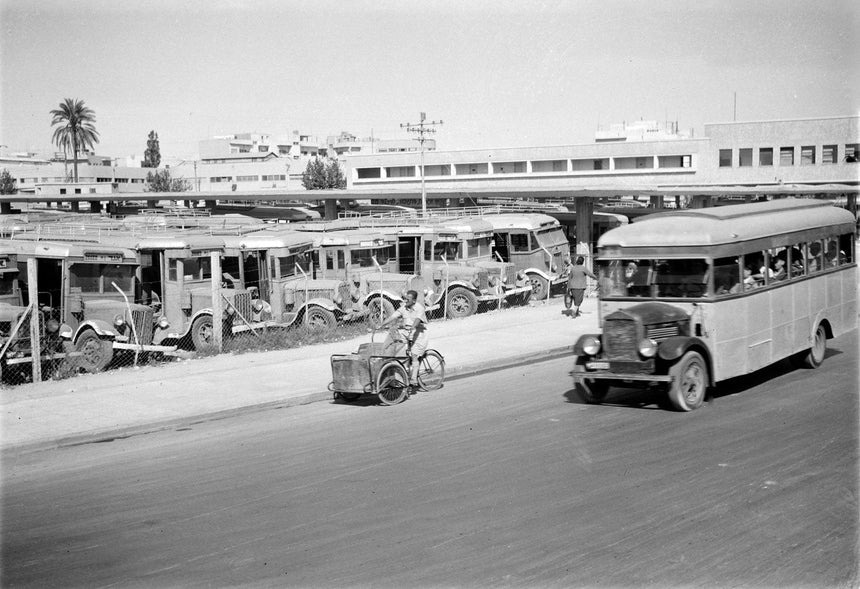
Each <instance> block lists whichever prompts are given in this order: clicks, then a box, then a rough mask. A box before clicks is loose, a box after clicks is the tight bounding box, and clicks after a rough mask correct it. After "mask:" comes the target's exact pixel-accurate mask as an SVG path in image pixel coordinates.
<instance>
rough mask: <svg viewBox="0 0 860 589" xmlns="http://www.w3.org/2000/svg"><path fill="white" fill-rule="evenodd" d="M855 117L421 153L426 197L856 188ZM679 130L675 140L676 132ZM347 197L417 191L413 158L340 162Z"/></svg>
mask: <svg viewBox="0 0 860 589" xmlns="http://www.w3.org/2000/svg"><path fill="white" fill-rule="evenodd" d="M858 121H860V117H858V116H844V117H826V118H815V119H792V120H778V121H749V122H731V123H712V124H706V125H705V134H704V137H702V138H698V139H693V138H687V137H684V136H683V135H681V134H678V133H677V132H675V133H673V134H672V136H671V137H670V138H668V139H664V140H652V139H650V138H649V137H648V136H647V135H648V134H647V129H648V128H649V127H648V126H645V127H644V131H643V132H642V133H639V134H637V135H636V136H635V140H631V139H630V138H629V136H628V135H625V134H621V133H619V132H617V131H616V132H615V133H614V138H613V137H611V136H610V135H604V136H599V137H598V140H597V141H595V142H594V143H589V144H581V145H562V146H551V147H522V148H501V149H481V150H465V151H438V150H434V151H428V152H427V153H425V154H424V180H425V183H426V189H427V190H428V191H432V190H458V189H459V190H462V191H468V190H479V189H480V190H486V189H500V190H504V189H528V188H554V189H561V190H563V189H570V190H577V189H598V190H599V189H606V190H618V191H619V192H620V193H624V191H625V190H627V189H629V190H630V191H631V192H634V193H635V191H636V190H645V189H646V188H653V189H658V188H671V187H687V188H693V187H699V188H704V187H718V186H745V187H753V186H768V185H781V184H802V185H816V184H819V185H820V184H845V185H850V186H857V184H858V174H860V165H858V164H857V156H858V151H859V149H858V145H860V128H858ZM675 131H677V130H676V129H675ZM346 176H347V188H348V189H354V190H364V189H367V190H380V189H391V188H403V189H415V188H416V187H417V186H419V185H420V182H421V166H420V160H419V157H418V155H417V154H416V153H413V152H405V153H374V154H357V155H350V156H349V157H347V158H346Z"/></svg>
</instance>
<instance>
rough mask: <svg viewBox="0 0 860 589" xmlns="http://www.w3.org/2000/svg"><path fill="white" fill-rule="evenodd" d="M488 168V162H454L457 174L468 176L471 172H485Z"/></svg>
mask: <svg viewBox="0 0 860 589" xmlns="http://www.w3.org/2000/svg"><path fill="white" fill-rule="evenodd" d="M488 170H489V164H486V163H478V164H456V171H457V175H458V176H469V175H471V174H487V173H488Z"/></svg>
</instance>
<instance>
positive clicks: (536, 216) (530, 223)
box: [481, 213, 561, 231]
mask: <svg viewBox="0 0 860 589" xmlns="http://www.w3.org/2000/svg"><path fill="white" fill-rule="evenodd" d="M481 218H482V219H483V220H484V221H487V222H489V223H490V225H492V226H493V229H495V230H500V229H526V230H529V231H537V230H539V229H549V228H552V227H561V224H560V223H559V222H558V219H556V218H555V217H550V216H549V215H544V214H541V213H502V214H499V215H485V216H484V217H481Z"/></svg>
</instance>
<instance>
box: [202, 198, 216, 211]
mask: <svg viewBox="0 0 860 589" xmlns="http://www.w3.org/2000/svg"><path fill="white" fill-rule="evenodd" d="M204 204H205V207H206V208H207V209H214V208H215V205H216V204H217V201H214V200H207V201H204Z"/></svg>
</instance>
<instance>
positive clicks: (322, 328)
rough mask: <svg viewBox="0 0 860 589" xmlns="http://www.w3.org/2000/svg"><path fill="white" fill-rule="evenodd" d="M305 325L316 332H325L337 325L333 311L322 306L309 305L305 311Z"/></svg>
mask: <svg viewBox="0 0 860 589" xmlns="http://www.w3.org/2000/svg"><path fill="white" fill-rule="evenodd" d="M306 312H307V314H308V315H307V317H306V318H305V319H306V321H307V326H308V329H309V330H310V331H313V332H317V333H327V332H329V331H331V330H332V329H334V327H335V325H337V318H336V317H335V316H334V313H332V312H331V311H329V310H328V309H323V308H322V307H311V308H310V309H308V310H307V311H306Z"/></svg>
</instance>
